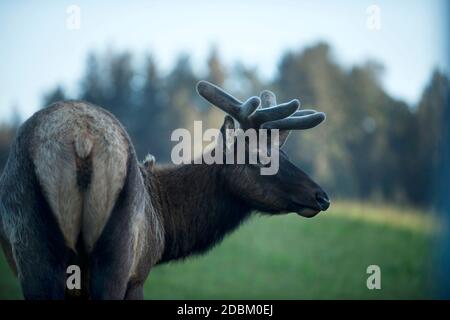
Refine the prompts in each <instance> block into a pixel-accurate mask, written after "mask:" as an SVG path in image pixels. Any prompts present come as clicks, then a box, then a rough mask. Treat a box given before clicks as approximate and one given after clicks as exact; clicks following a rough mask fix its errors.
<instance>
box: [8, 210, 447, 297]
mask: <svg viewBox="0 0 450 320" xmlns="http://www.w3.org/2000/svg"><path fill="white" fill-rule="evenodd" d="M437 229H438V228H437V223H436V222H434V220H433V219H432V218H431V216H430V215H424V214H421V213H419V212H417V211H415V210H413V209H403V210H400V209H399V208H395V207H377V206H373V205H367V204H357V203H339V204H335V205H333V207H332V209H331V210H330V211H328V212H326V213H324V214H321V215H319V216H317V217H316V218H314V219H304V218H301V217H299V216H297V215H295V214H291V215H287V216H280V217H267V216H263V217H259V216H257V217H254V218H252V219H251V220H250V221H248V222H247V223H246V224H245V225H244V226H242V227H241V228H240V229H239V230H238V231H237V232H235V233H234V234H232V235H231V236H229V237H227V238H226V239H225V240H224V242H223V243H222V244H220V245H219V246H217V247H216V248H214V249H213V250H212V251H211V252H209V253H208V254H207V255H205V256H201V257H194V258H190V259H188V260H186V261H184V262H178V263H172V264H168V265H165V266H160V267H157V268H155V269H154V270H153V271H152V272H151V274H150V276H149V278H148V281H147V283H146V286H145V297H146V298H147V299H336V298H348V299H355V298H358V299H393V298H399V299H417V298H425V299H426V298H431V297H432V286H431V282H432V281H431V277H432V273H431V272H430V271H431V268H430V264H431V262H430V260H431V258H432V252H431V248H432V241H433V238H434V236H433V235H434V234H435V233H436V231H437ZM372 264H376V265H378V266H380V268H381V273H382V274H381V286H382V289H381V290H368V289H367V287H366V279H367V277H368V275H367V274H366V268H367V266H369V265H372ZM0 298H21V293H20V289H19V286H18V283H17V280H16V279H14V278H13V276H12V273H11V272H10V271H9V269H8V267H7V264H6V262H5V260H4V258H3V257H1V258H0Z"/></svg>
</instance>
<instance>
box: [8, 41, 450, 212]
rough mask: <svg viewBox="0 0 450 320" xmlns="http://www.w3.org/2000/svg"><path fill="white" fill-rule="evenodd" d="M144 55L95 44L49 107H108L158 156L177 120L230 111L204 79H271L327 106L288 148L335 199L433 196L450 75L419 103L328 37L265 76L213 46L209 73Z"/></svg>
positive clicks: (244, 82)
mask: <svg viewBox="0 0 450 320" xmlns="http://www.w3.org/2000/svg"><path fill="white" fill-rule="evenodd" d="M145 60H146V61H145V62H144V64H143V65H139V66H136V65H135V57H133V55H132V54H131V53H129V52H116V51H114V50H106V51H105V52H101V53H91V54H90V55H89V56H88V57H87V61H86V69H85V72H84V75H83V77H82V79H80V83H79V95H78V96H68V95H67V93H66V92H65V90H64V88H63V87H61V86H58V87H56V88H54V89H53V90H51V91H49V92H48V94H46V95H45V98H44V99H43V100H44V101H43V104H42V106H43V107H44V106H47V105H49V104H50V103H52V102H54V101H57V100H62V99H82V100H86V101H89V102H92V103H94V104H97V105H99V106H102V107H103V108H106V109H108V110H109V111H111V112H112V113H113V114H115V115H116V116H117V117H118V118H119V120H120V121H121V122H122V123H123V124H124V125H125V127H126V128H127V130H128V132H129V134H130V135H131V138H132V140H133V142H134V144H135V147H136V149H137V152H138V154H139V156H140V158H143V157H144V156H145V154H146V153H151V154H153V155H155V156H156V159H157V161H158V162H160V163H161V162H166V161H169V159H170V151H171V148H172V147H173V145H174V143H173V142H171V141H170V134H171V132H172V131H173V130H174V129H176V128H180V127H184V128H192V125H193V121H194V120H203V121H204V125H203V128H211V127H212V128H218V127H219V126H220V125H221V123H222V120H223V116H224V114H223V113H222V112H221V111H219V110H218V109H217V108H214V107H211V106H210V105H208V104H207V103H206V102H204V101H203V100H202V99H201V98H199V97H198V96H197V93H196V91H195V85H196V83H197V81H198V80H200V79H207V80H209V81H211V82H213V83H215V84H218V85H219V86H223V87H225V88H226V89H227V90H228V91H229V92H231V93H233V94H234V95H235V96H237V97H239V98H241V99H245V98H247V97H249V96H251V95H258V94H259V92H260V91H261V90H263V89H266V88H267V89H271V90H273V91H274V92H276V94H277V97H278V100H279V101H285V100H290V99H293V98H300V101H301V103H302V108H314V109H317V110H320V111H324V112H326V113H327V121H326V123H325V124H323V125H321V126H320V127H319V128H317V129H314V130H308V131H304V132H295V133H294V134H292V135H291V137H290V139H289V141H288V143H287V145H286V147H285V148H286V149H287V151H288V154H289V155H290V157H291V159H292V160H293V161H294V163H296V164H297V165H298V166H300V167H301V168H302V169H304V170H305V171H306V172H308V173H309V174H311V175H312V176H313V177H314V179H315V180H316V181H318V182H320V184H321V185H322V186H323V187H324V188H325V189H326V190H327V191H328V193H329V194H330V195H331V197H332V198H333V197H334V198H336V197H338V198H346V199H360V200H373V201H389V202H395V203H407V204H413V205H420V206H428V205H431V204H433V203H434V201H435V200H436V199H435V195H436V191H437V190H434V187H433V186H434V185H435V184H434V181H435V179H436V178H437V177H439V172H440V171H439V170H440V168H441V166H442V165H443V164H442V160H440V159H443V158H442V157H441V155H440V150H442V145H443V143H444V139H448V138H449V137H446V136H445V130H446V126H447V125H448V124H447V121H448V120H449V119H450V110H449V108H450V106H449V88H450V84H449V79H448V77H447V76H446V75H445V74H443V73H441V72H440V71H438V70H435V71H434V72H433V73H432V74H431V78H430V80H429V82H428V85H427V86H426V87H425V88H424V91H423V93H422V96H421V99H420V101H419V102H418V104H417V105H414V106H410V105H408V104H406V103H405V102H403V101H401V100H397V99H395V98H393V97H391V96H390V95H389V94H388V93H386V92H385V91H384V89H383V87H382V85H381V78H382V76H383V72H384V70H383V66H382V65H380V64H378V63H376V62H373V61H370V62H367V63H365V64H363V65H355V66H352V67H351V68H344V67H342V66H340V65H339V64H338V63H337V62H336V61H335V60H334V58H333V52H332V50H331V48H330V47H329V46H328V45H327V44H325V43H318V44H316V45H314V46H311V47H308V48H306V49H304V50H301V51H290V52H286V53H284V54H283V56H282V57H281V59H280V61H279V64H278V72H277V74H276V75H274V77H273V78H272V79H269V80H267V81H264V80H262V79H261V77H260V76H259V74H258V70H256V69H255V68H249V67H247V66H245V65H243V64H242V63H235V64H234V65H232V66H226V65H224V63H223V62H222V61H221V59H220V54H219V52H218V50H216V49H214V48H212V49H211V51H210V54H209V58H208V60H207V64H206V68H205V70H206V71H205V73H204V74H197V73H196V72H194V71H193V68H192V65H191V63H190V59H189V55H186V54H183V55H180V56H179V57H178V60H177V62H176V63H175V65H174V67H173V68H172V70H171V71H170V72H168V73H167V72H166V73H163V72H161V70H160V69H159V68H158V66H157V62H156V59H155V58H154V57H153V56H152V55H147V57H146V59H145ZM405 81H408V79H405ZM16 118H17V117H16ZM19 123H20V120H19V119H15V120H14V121H12V122H11V123H8V124H3V125H1V126H0V168H3V165H4V164H5V162H6V159H7V156H8V152H9V147H10V144H11V142H12V139H13V137H14V134H15V131H16V129H17V127H18V125H19Z"/></svg>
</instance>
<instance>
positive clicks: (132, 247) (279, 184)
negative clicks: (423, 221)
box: [0, 81, 330, 299]
mask: <svg viewBox="0 0 450 320" xmlns="http://www.w3.org/2000/svg"><path fill="white" fill-rule="evenodd" d="M197 91H198V93H199V94H200V95H201V96H202V97H204V98H205V99H206V100H207V101H209V102H210V103H212V104H213V105H215V106H217V107H219V108H220V109H222V110H223V111H225V112H226V113H227V114H228V115H226V116H225V120H224V123H223V125H222V128H221V132H224V131H225V129H228V128H234V127H235V126H239V127H241V128H243V129H249V128H276V129H279V130H280V134H279V135H280V145H283V144H284V142H285V141H286V139H287V137H288V135H289V132H290V130H302V129H309V128H312V127H315V126H316V125H318V124H319V123H320V122H322V121H323V120H324V118H325V115H324V114H323V113H321V112H316V111H314V110H300V111H298V108H299V101H298V100H293V101H291V102H288V103H284V104H279V105H277V103H276V99H275V95H274V94H273V93H272V92H270V91H263V92H262V93H261V95H260V97H252V98H250V99H248V100H247V101H246V102H244V103H242V102H241V101H239V100H238V99H236V98H234V97H233V96H231V95H229V94H228V93H226V92H225V91H223V90H222V89H220V88H218V87H216V86H214V85H213V84H210V83H208V82H205V81H201V82H199V84H198V85H197ZM279 161H280V165H279V166H280V168H279V171H278V172H277V173H276V174H275V175H272V176H263V175H260V173H259V170H258V164H256V165H255V164H234V165H228V164H209V165H207V164H194V163H190V164H182V165H161V166H160V165H155V164H154V159H152V158H149V159H147V160H146V161H144V162H143V163H140V162H138V160H137V156H136V153H135V150H134V148H133V145H132V143H131V140H130V138H129V136H128V134H127V132H126V131H125V129H124V128H123V127H122V125H121V124H120V123H119V121H118V120H117V119H116V118H115V117H114V116H113V115H112V114H110V113H109V112H107V111H105V110H104V109H102V108H100V107H97V106H94V105H92V104H90V103H87V102H81V101H63V102H56V103H54V104H52V105H50V106H49V107H47V108H45V109H43V110H40V111H38V112H37V113H35V114H34V115H33V116H32V117H31V118H30V119H28V120H27V121H26V122H25V123H24V124H23V125H22V126H21V128H20V129H19V132H18V134H17V136H16V139H15V141H14V143H13V145H12V149H11V152H10V156H9V158H8V161H7V164H6V167H5V170H4V172H3V174H2V176H1V179H0V217H1V221H0V222H1V223H0V240H1V244H2V247H3V250H4V252H5V256H6V257H7V260H8V262H9V264H10V266H11V268H12V269H13V271H14V272H15V274H16V275H17V276H18V278H19V281H20V284H21V288H22V291H23V294H24V297H25V298H26V299H63V298H65V297H70V296H71V295H73V293H71V292H70V291H68V290H67V289H66V276H67V275H66V268H67V267H68V265H72V264H76V265H78V266H80V268H81V270H82V282H83V285H82V289H81V293H80V294H81V296H82V297H85V298H91V299H142V298H143V284H144V281H145V280H146V278H147V276H148V274H149V272H150V270H151V269H152V267H153V266H155V265H157V264H161V263H165V262H168V261H174V260H178V259H183V258H185V257H188V256H190V255H193V254H201V253H204V252H206V251H207V250H208V249H210V248H212V247H213V246H214V245H215V244H217V243H218V242H219V241H220V240H221V239H223V237H224V236H225V235H226V234H227V233H229V232H231V231H232V230H234V229H236V228H237V227H238V226H239V225H240V224H241V222H243V221H244V220H245V219H246V218H248V217H249V216H250V215H251V213H252V212H253V211H255V210H257V211H260V212H265V213H267V214H281V213H288V212H296V213H298V214H299V215H301V216H305V217H312V216H314V215H316V214H317V213H318V212H320V211H324V210H326V209H327V208H328V207H329V204H330V201H329V199H328V197H327V195H326V193H325V192H324V191H323V190H322V189H321V188H320V187H319V186H318V185H317V184H316V183H315V182H314V181H313V180H311V179H310V178H309V177H308V176H307V175H306V174H305V173H304V172H303V171H301V170H300V169H299V168H297V167H296V166H295V165H294V164H293V163H291V162H290V161H289V160H288V158H287V156H286V155H285V154H284V153H283V152H281V153H280V160H279Z"/></svg>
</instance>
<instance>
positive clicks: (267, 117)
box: [250, 90, 300, 124]
mask: <svg viewBox="0 0 450 320" xmlns="http://www.w3.org/2000/svg"><path fill="white" fill-rule="evenodd" d="M260 98H261V105H262V108H260V109H258V110H256V112H255V113H254V114H252V115H251V116H250V119H251V120H252V121H253V122H254V123H258V124H262V123H265V122H269V121H274V120H279V119H284V118H287V117H289V116H290V115H292V114H293V113H294V112H295V111H296V110H297V109H298V108H299V107H300V101H299V100H297V99H294V100H292V101H290V102H287V103H282V104H279V105H277V99H276V96H275V94H274V93H273V92H271V91H269V90H264V91H263V92H261V94H260Z"/></svg>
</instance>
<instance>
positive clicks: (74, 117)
mask: <svg viewBox="0 0 450 320" xmlns="http://www.w3.org/2000/svg"><path fill="white" fill-rule="evenodd" d="M34 140H35V141H33V150H32V157H33V162H34V164H35V167H36V174H37V177H38V180H39V182H40V185H41V187H42V189H43V191H44V194H45V197H46V199H47V201H48V202H49V205H50V207H51V209H52V211H53V213H54V215H55V216H56V218H57V221H58V224H59V226H60V228H61V230H62V233H63V235H64V238H65V240H66V243H67V245H68V246H69V247H70V248H72V249H74V250H75V246H76V242H77V240H78V237H79V235H80V232H82V235H83V241H84V244H85V246H86V249H87V250H88V252H89V251H91V250H92V249H93V247H94V245H95V242H96V241H97V240H98V238H99V237H100V234H101V232H102V230H103V228H104V226H105V224H106V222H107V220H108V218H109V215H110V213H111V210H112V209H113V207H114V204H115V202H116V199H117V197H118V195H119V193H120V191H121V190H122V188H123V185H124V182H125V177H126V172H127V159H128V141H127V139H126V138H125V136H124V133H123V132H122V129H121V127H120V126H118V125H117V124H116V123H115V122H114V120H113V119H112V118H111V117H110V116H108V115H107V114H105V113H103V112H101V111H100V110H97V109H95V108H92V107H89V106H88V105H86V104H84V103H82V102H70V103H68V104H67V105H65V106H64V107H61V108H58V109H55V110H54V111H52V112H51V113H49V114H47V115H45V117H44V119H43V120H42V122H41V123H40V124H39V125H38V127H37V128H36V131H35V137H34ZM80 166H81V167H83V168H84V169H83V170H89V173H90V175H89V183H88V185H87V187H86V189H84V190H83V189H82V188H80V185H79V182H78V180H77V179H78V175H79V174H80V172H79V170H80ZM86 166H89V167H88V168H86Z"/></svg>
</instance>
